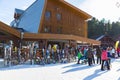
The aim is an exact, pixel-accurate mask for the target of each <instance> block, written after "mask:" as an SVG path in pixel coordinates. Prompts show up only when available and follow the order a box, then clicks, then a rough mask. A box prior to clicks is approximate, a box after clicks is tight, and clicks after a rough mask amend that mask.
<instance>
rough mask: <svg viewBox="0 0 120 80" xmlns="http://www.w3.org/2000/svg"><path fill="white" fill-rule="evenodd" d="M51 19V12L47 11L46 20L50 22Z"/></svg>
mask: <svg viewBox="0 0 120 80" xmlns="http://www.w3.org/2000/svg"><path fill="white" fill-rule="evenodd" d="M50 17H51V12H50V11H46V12H45V20H49V19H50Z"/></svg>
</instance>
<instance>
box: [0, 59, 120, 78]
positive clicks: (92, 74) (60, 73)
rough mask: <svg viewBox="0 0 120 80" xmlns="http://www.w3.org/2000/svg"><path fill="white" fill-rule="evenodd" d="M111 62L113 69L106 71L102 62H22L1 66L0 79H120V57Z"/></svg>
mask: <svg viewBox="0 0 120 80" xmlns="http://www.w3.org/2000/svg"><path fill="white" fill-rule="evenodd" d="M111 64H112V68H111V70H105V71H101V70H100V68H101V65H100V64H94V65H92V66H88V65H87V64H76V62H72V63H64V64H60V63H59V64H47V65H44V66H43V65H30V64H22V65H16V66H11V67H4V68H0V80H120V59H112V63H111Z"/></svg>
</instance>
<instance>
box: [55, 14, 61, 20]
mask: <svg viewBox="0 0 120 80" xmlns="http://www.w3.org/2000/svg"><path fill="white" fill-rule="evenodd" d="M56 17H57V20H58V21H60V20H61V17H62V16H61V14H60V13H57V14H56Z"/></svg>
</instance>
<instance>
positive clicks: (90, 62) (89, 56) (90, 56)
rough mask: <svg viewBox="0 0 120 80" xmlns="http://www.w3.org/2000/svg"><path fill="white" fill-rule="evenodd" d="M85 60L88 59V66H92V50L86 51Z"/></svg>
mask: <svg viewBox="0 0 120 80" xmlns="http://www.w3.org/2000/svg"><path fill="white" fill-rule="evenodd" d="M87 59H88V65H89V66H91V65H92V59H93V52H92V48H89V49H88V51H87Z"/></svg>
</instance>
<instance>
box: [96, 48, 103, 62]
mask: <svg viewBox="0 0 120 80" xmlns="http://www.w3.org/2000/svg"><path fill="white" fill-rule="evenodd" d="M101 53H102V51H101V49H100V47H97V49H96V57H97V64H98V63H99V64H101Z"/></svg>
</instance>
